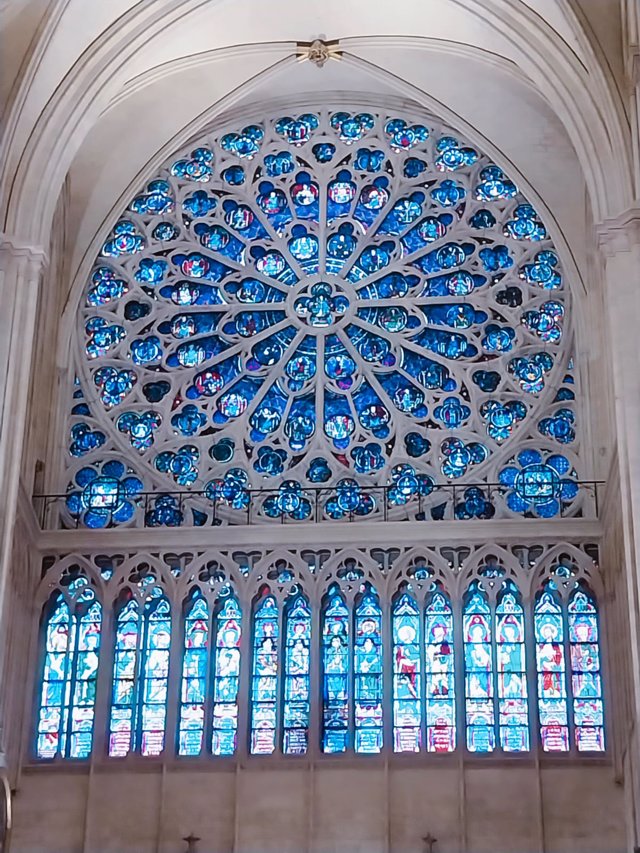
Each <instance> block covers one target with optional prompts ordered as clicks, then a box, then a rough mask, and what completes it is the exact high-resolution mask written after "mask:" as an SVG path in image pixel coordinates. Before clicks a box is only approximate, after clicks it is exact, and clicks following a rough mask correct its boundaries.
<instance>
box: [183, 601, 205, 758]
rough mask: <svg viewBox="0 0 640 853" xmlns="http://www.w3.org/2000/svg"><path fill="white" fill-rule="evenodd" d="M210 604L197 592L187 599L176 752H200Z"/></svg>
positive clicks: (197, 753) (193, 753)
mask: <svg viewBox="0 0 640 853" xmlns="http://www.w3.org/2000/svg"><path fill="white" fill-rule="evenodd" d="M208 655H209V606H208V604H207V601H206V599H205V598H204V596H203V595H202V593H200V592H199V591H198V592H197V593H196V594H194V595H193V596H191V598H190V599H189V600H188V602H187V609H186V612H185V619H184V653H183V658H182V684H181V687H180V717H179V726H180V728H179V733H178V754H179V755H200V753H201V751H202V745H203V737H204V727H205V720H206V704H205V703H206V698H207V669H208V663H209V661H208Z"/></svg>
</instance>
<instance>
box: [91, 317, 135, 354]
mask: <svg viewBox="0 0 640 853" xmlns="http://www.w3.org/2000/svg"><path fill="white" fill-rule="evenodd" d="M85 333H86V335H87V343H86V346H85V349H86V352H87V356H88V357H89V358H99V357H100V356H102V355H106V354H107V353H108V352H109V350H110V349H112V348H113V347H114V346H116V344H118V343H119V342H120V341H121V340H122V339H123V338H124V337H125V335H126V332H125V330H124V328H123V327H122V326H118V325H116V324H112V325H109V324H108V323H107V321H106V320H105V319H103V318H102V317H91V319H90V320H88V321H87V323H86V325H85Z"/></svg>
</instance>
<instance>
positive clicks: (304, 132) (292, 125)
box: [275, 113, 318, 147]
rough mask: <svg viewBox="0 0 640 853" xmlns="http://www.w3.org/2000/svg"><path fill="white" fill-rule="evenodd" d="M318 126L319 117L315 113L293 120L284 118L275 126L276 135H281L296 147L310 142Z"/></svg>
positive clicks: (289, 117) (305, 114) (287, 117)
mask: <svg viewBox="0 0 640 853" xmlns="http://www.w3.org/2000/svg"><path fill="white" fill-rule="evenodd" d="M317 126H318V117H317V116H315V115H313V113H304V115H301V116H298V117H297V118H292V117H291V116H284V117H283V118H281V119H279V120H278V121H277V122H276V124H275V129H276V133H279V134H280V135H281V136H282V137H283V138H284V139H286V141H287V142H289V143H290V144H291V145H295V146H296V147H298V146H300V145H304V144H305V142H308V141H309V138H310V136H311V133H312V131H314V130H315V129H316V128H317Z"/></svg>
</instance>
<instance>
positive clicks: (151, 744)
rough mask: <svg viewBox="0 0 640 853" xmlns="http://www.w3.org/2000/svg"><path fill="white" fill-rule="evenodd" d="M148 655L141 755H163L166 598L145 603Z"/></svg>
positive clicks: (167, 633)
mask: <svg viewBox="0 0 640 853" xmlns="http://www.w3.org/2000/svg"><path fill="white" fill-rule="evenodd" d="M144 615H145V622H146V624H145V637H144V642H145V647H146V648H145V652H144V656H143V665H142V670H141V676H142V678H143V688H142V697H143V698H142V706H141V709H140V710H141V730H142V734H141V741H140V751H141V753H142V755H160V753H161V752H162V750H163V749H164V729H165V719H166V714H167V685H168V681H169V648H170V646H171V608H170V605H169V602H168V601H167V599H166V598H164V597H159V598H151V599H149V600H147V602H146V604H145V614H144Z"/></svg>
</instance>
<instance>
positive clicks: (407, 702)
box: [392, 592, 422, 752]
mask: <svg viewBox="0 0 640 853" xmlns="http://www.w3.org/2000/svg"><path fill="white" fill-rule="evenodd" d="M392 632H393V750H394V752H420V749H421V747H422V708H421V704H422V678H421V674H422V666H421V660H420V612H419V610H418V606H417V604H416V601H415V599H414V598H413V596H412V595H410V594H409V593H406V592H405V593H402V594H401V595H398V596H396V599H395V602H394V604H393V609H392Z"/></svg>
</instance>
